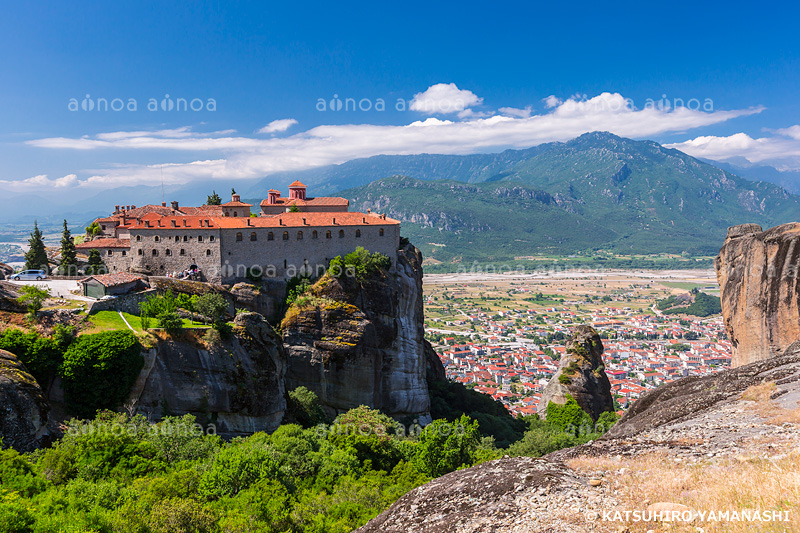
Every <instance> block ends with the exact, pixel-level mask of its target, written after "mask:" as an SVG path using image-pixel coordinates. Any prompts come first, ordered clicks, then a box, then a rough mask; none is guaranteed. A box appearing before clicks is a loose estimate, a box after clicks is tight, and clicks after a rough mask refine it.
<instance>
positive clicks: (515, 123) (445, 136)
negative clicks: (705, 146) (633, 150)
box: [27, 86, 762, 187]
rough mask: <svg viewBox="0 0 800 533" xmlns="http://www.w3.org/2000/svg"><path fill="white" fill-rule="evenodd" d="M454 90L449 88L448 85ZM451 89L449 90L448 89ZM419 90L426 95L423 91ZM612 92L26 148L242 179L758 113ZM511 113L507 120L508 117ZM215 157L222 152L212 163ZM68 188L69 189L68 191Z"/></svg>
mask: <svg viewBox="0 0 800 533" xmlns="http://www.w3.org/2000/svg"><path fill="white" fill-rule="evenodd" d="M453 87H455V86H453ZM456 90H457V89H456ZM426 92H427V91H426ZM628 104H629V101H627V100H626V99H625V98H623V96H622V95H620V94H617V93H613V94H612V93H603V94H600V95H598V96H595V97H594V98H588V99H584V98H582V97H581V99H576V98H571V99H568V100H567V101H565V102H562V103H561V104H559V105H558V106H557V107H555V108H553V109H552V110H551V111H549V112H547V113H543V114H541V115H532V116H527V117H521V116H514V115H513V114H512V113H506V116H503V115H494V116H490V117H475V118H469V119H467V120H460V121H452V120H443V119H439V118H435V117H428V118H426V119H425V120H422V121H415V122H412V123H410V124H407V125H401V126H392V125H371V124H346V125H323V126H318V127H315V128H312V129H310V130H308V131H305V132H300V133H296V134H294V135H290V136H288V137H271V138H268V139H257V138H250V137H244V136H234V135H232V134H231V132H229V131H225V132H216V134H215V135H210V134H200V133H193V132H192V131H191V130H190V129H189V128H179V129H176V130H162V131H159V132H151V133H147V132H144V133H143V132H128V134H127V135H126V134H125V133H126V132H116V133H114V134H99V135H95V136H93V137H90V136H84V137H78V138H65V137H57V138H47V139H37V140H33V141H28V143H27V144H29V145H31V146H38V147H43V148H61V149H75V150H97V149H103V148H114V149H128V150H154V149H158V150H164V151H167V150H170V151H193V152H200V153H202V152H207V153H213V154H214V156H215V158H213V159H212V158H210V157H209V158H205V159H200V160H197V161H193V162H189V163H174V162H165V163H164V164H163V175H164V181H165V182H166V183H186V182H189V181H192V180H195V179H208V178H215V179H228V180H242V179H250V178H260V177H263V176H264V175H267V174H269V173H272V172H278V171H287V170H289V171H291V170H302V169H305V168H311V167H316V166H321V165H328V164H336V163H342V162H344V161H348V160H350V159H355V158H362V157H370V156H374V155H378V154H420V153H436V154H470V153H477V152H489V151H495V150H501V149H505V148H528V147H530V146H534V145H537V144H541V143H544V142H550V141H566V140H569V139H572V138H574V137H577V136H579V135H581V134H583V133H586V132H590V131H597V130H600V131H609V132H612V133H615V134H617V135H621V136H623V137H633V138H644V137H651V136H655V135H660V134H663V133H670V132H683V131H688V130H691V129H692V128H698V127H701V126H708V125H711V124H718V123H721V122H724V121H727V120H730V119H733V118H736V117H741V116H745V115H751V114H754V113H759V112H760V111H761V110H762V108H751V109H741V110H732V111H713V112H704V111H700V110H690V109H687V108H677V109H673V110H662V109H656V108H646V109H641V110H638V109H634V108H632V107H630V106H629V105H628ZM508 115H511V116H508ZM218 154H224V158H220V157H219V155H218ZM161 173H162V165H161V164H160V163H159V164H154V165H124V166H117V167H115V168H113V169H105V170H99V171H94V172H93V173H92V175H91V176H89V177H88V178H85V179H82V180H80V181H78V182H77V184H80V185H86V186H96V187H113V186H118V185H123V184H124V185H129V184H132V183H135V184H159V183H160V182H161ZM75 184H76V183H73V185H75Z"/></svg>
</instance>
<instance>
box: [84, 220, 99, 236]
mask: <svg viewBox="0 0 800 533" xmlns="http://www.w3.org/2000/svg"><path fill="white" fill-rule="evenodd" d="M101 233H103V229H102V228H101V227H100V224H98V223H97V221H96V220H95V221H94V222H92V223H91V224H89V225H88V226H86V234H87V235H88V236H89V239H90V240H91V239H93V238H95V237H97V236H98V235H100V234H101Z"/></svg>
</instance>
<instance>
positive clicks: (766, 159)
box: [668, 126, 800, 170]
mask: <svg viewBox="0 0 800 533" xmlns="http://www.w3.org/2000/svg"><path fill="white" fill-rule="evenodd" d="M775 133H778V134H779V135H778V136H771V137H760V138H753V137H751V136H749V135H747V134H746V133H736V134H734V135H730V136H728V137H716V136H703V137H697V138H694V139H690V140H688V141H685V142H681V143H674V144H670V145H668V146H669V148H676V149H678V150H680V151H682V152H686V153H687V154H689V155H692V156H694V157H703V158H706V159H713V160H716V161H725V160H727V159H731V158H738V157H743V158H745V159H747V160H748V161H750V162H751V163H762V164H770V165H773V166H775V167H776V168H779V169H782V170H800V126H791V127H789V128H784V129H780V130H775Z"/></svg>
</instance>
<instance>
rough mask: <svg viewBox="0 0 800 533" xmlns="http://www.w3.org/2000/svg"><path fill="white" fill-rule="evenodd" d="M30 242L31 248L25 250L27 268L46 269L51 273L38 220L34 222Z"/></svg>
mask: <svg viewBox="0 0 800 533" xmlns="http://www.w3.org/2000/svg"><path fill="white" fill-rule="evenodd" d="M28 244H29V246H30V248H29V249H28V251H27V252H25V270H44V271H45V272H47V273H48V274H49V273H50V266H49V264H48V261H47V252H46V251H45V249H44V240H43V238H42V232H41V230H40V229H39V223H38V222H34V223H33V232H32V233H31V237H30V239H28Z"/></svg>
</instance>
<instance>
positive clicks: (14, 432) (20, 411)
mask: <svg viewBox="0 0 800 533" xmlns="http://www.w3.org/2000/svg"><path fill="white" fill-rule="evenodd" d="M49 410H50V408H49V406H48V404H47V400H46V399H45V396H44V393H43V392H42V388H41V387H40V386H39V384H38V383H37V382H36V380H35V379H34V378H33V376H31V375H30V374H29V373H28V371H27V370H26V369H25V365H23V364H22V362H21V361H20V360H19V359H17V356H16V355H14V354H12V353H10V352H7V351H5V350H0V438H2V440H3V447H8V446H11V447H13V448H15V449H16V450H17V451H20V452H28V451H32V450H34V449H36V448H38V447H39V446H41V445H43V444H46V443H47V442H48V441H49V437H50V431H49V429H48V413H49Z"/></svg>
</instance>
